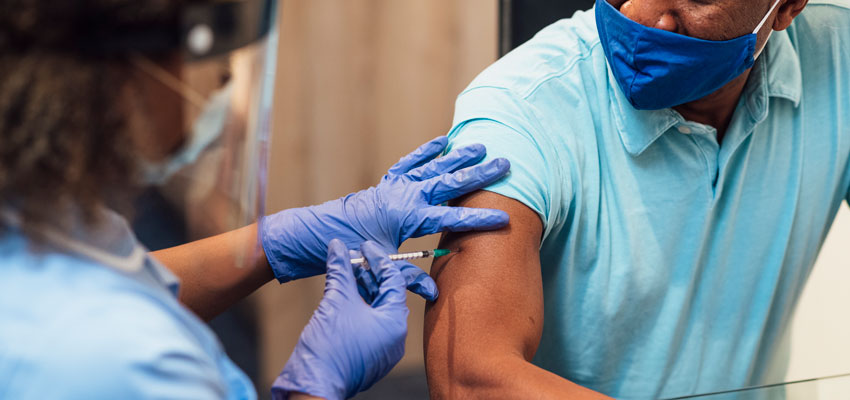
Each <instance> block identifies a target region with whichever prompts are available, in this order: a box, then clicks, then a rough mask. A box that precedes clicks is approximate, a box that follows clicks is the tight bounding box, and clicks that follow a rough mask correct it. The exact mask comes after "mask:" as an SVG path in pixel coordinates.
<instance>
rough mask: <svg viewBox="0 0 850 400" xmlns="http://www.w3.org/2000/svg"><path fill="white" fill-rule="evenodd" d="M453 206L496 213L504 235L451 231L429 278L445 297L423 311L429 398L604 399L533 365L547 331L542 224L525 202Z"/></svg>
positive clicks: (490, 197) (483, 200)
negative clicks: (503, 216)
mask: <svg viewBox="0 0 850 400" xmlns="http://www.w3.org/2000/svg"><path fill="white" fill-rule="evenodd" d="M453 205H455V206H463V207H483V208H497V209H502V210H505V211H506V212H507V213H508V214H509V215H510V216H511V223H510V225H509V226H508V227H507V228H505V229H502V230H499V231H494V232H483V233H460V234H456V233H451V234H446V235H444V236H443V239H442V243H441V244H440V246H441V247H440V248H459V249H461V252H460V253H457V254H455V255H453V256H450V257H444V258H440V259H437V261H435V262H434V265H433V267H432V269H431V273H432V275H433V276H434V278H435V280H436V281H437V285H438V287H439V288H440V297H439V299H438V300H437V302H436V303H433V304H431V305H429V307H428V309H427V310H426V312H425V358H426V369H427V372H428V386H429V387H430V391H431V396H432V398H437V399H455V398H485V399H492V398H522V399H531V398H539V399H550V398H552V399H554V398H565V397H569V398H571V399H598V398H607V397H605V396H603V395H601V394H599V393H597V392H594V391H591V390H589V389H587V388H583V387H581V386H579V385H576V384H574V383H572V382H570V381H568V380H566V379H564V378H561V377H560V376H557V375H555V374H553V373H551V372H548V371H546V370H543V369H541V368H539V367H537V366H535V365H533V364H531V362H530V360H531V359H532V357H534V353H535V352H536V351H537V346H538V344H539V342H540V336H541V334H542V329H543V285H542V278H541V272H540V255H539V248H540V239H541V236H542V229H543V228H542V223H541V221H540V218H539V217H538V216H537V214H536V213H535V212H534V211H532V210H531V209H529V208H528V207H526V206H525V205H523V204H522V203H520V202H518V201H515V200H512V199H509V198H507V197H503V196H500V195H497V194H494V193H490V192H478V193H475V194H472V195H470V196H468V197H466V198H464V199H462V200H460V201H459V203H458V204H453Z"/></svg>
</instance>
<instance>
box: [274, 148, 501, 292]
mask: <svg viewBox="0 0 850 400" xmlns="http://www.w3.org/2000/svg"><path fill="white" fill-rule="evenodd" d="M447 142H448V139H447V138H446V137H440V138H437V139H434V140H432V141H431V142H429V143H426V144H425V145H423V146H421V147H420V148H419V149H417V150H416V151H414V152H413V153H411V154H409V155H407V156H406V157H404V158H402V159H401V160H400V161H399V162H398V163H397V164H396V165H394V166H393V167H392V168H390V170H389V172H388V173H387V175H385V176H384V177H383V179H381V182H380V183H379V184H378V186H376V187H372V188H369V189H366V190H363V191H361V192H358V193H353V194H350V195H348V196H346V197H343V198H341V199H339V200H333V201H330V202H327V203H325V204H322V205H319V206H312V207H305V208H297V209H291V210H285V211H282V212H280V213H278V214H275V215H271V216H268V217H266V218H264V219H263V220H262V221H261V222H260V235H261V238H262V243H263V249H264V250H265V253H266V257H267V258H268V260H269V264H270V265H271V267H272V269H273V270H274V274H275V277H276V278H277V279H278V280H279V281H280V282H281V283H283V282H288V281H291V280H295V279H300V278H306V277H310V276H314V275H319V274H323V273H325V263H324V260H325V256H326V255H327V243H328V242H329V241H330V240H331V239H333V238H339V239H341V240H342V241H343V243H345V245H346V246H348V248H350V249H356V248H357V247H358V246H359V245H360V243H362V242H364V241H367V240H371V241H374V242H377V243H378V244H379V245H380V246H381V247H382V248H383V250H384V251H386V252H388V253H394V252H396V251H397V250H398V247H399V245H401V243H402V242H404V241H405V240H407V239H409V238H411V237H420V236H425V235H429V234H432V233H438V232H442V231H446V230H448V231H469V230H489V229H498V228H501V227H503V226H505V225H507V223H508V215H507V214H506V213H504V212H503V211H500V210H486V209H472V208H455V207H441V206H439V204H441V203H444V202H446V201H448V200H451V199H454V198H456V197H459V196H462V195H464V194H467V193H470V192H473V191H475V190H478V189H481V188H483V187H486V186H488V185H490V184H491V183H493V182H495V181H497V180H498V179H500V178H501V177H503V176H504V175H505V174H507V172H508V170H509V169H510V163H509V162H508V160H506V159H496V160H493V161H490V162H488V163H486V164H483V165H476V164H478V163H479V162H481V160H482V159H483V158H484V156H485V155H486V150H485V148H484V146H482V145H472V146H469V147H465V148H462V149H458V150H456V151H453V152H451V153H449V154H448V155H446V156H445V157H441V158H438V159H436V160H434V158H435V157H437V156H438V155H439V154H440V153H442V152H443V150H444V149H445V147H446V144H447ZM402 275H403V277H404V278H405V282H406V283H407V284H408V289H410V290H411V291H413V292H414V293H417V294H419V295H421V296H422V297H424V298H426V299H427V300H434V299H436V297H437V286H436V284H434V281H433V280H431V278H430V277H429V276H428V275H427V274H426V273H425V272H423V271H422V270H421V269H419V268H417V267H415V266H413V265H412V264H405V265H404V268H403V269H402ZM370 290H371V291H374V290H375V288H371V289H370Z"/></svg>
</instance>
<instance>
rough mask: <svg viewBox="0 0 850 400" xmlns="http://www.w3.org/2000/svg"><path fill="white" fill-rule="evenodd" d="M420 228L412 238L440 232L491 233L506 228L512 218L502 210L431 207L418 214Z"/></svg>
mask: <svg viewBox="0 0 850 400" xmlns="http://www.w3.org/2000/svg"><path fill="white" fill-rule="evenodd" d="M416 217H417V218H418V219H419V226H418V227H417V228H416V230H415V231H414V232H413V235H411V237H420V236H425V235H431V234H434V233H439V232H445V231H450V232H466V231H489V230H493V229H499V228H504V227H505V226H506V225H507V224H508V222H510V217H509V216H508V213H506V212H504V211H502V210H494V209H489V208H469V207H442V206H431V207H428V208H425V209H422V210H420V211H418V212H417V214H416Z"/></svg>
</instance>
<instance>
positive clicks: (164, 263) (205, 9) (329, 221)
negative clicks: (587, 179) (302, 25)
mask: <svg viewBox="0 0 850 400" xmlns="http://www.w3.org/2000/svg"><path fill="white" fill-rule="evenodd" d="M274 9H275V2H274V0H216V1H177V0H78V1H61V2H56V1H49V0H0V230H2V231H1V232H0V235H1V236H0V398H2V399H29V398H39V399H42V398H73V399H117V398H120V399H137V398H138V399H141V398H180V399H208V398H234V399H235V398H243V399H244V398H255V397H256V392H255V390H254V388H253V387H252V385H251V383H250V381H248V380H247V378H246V377H245V375H244V374H243V373H242V372H241V371H239V370H238V369H237V368H236V366H235V365H234V364H233V363H232V362H231V361H230V360H229V359H228V358H227V356H226V355H225V354H224V352H223V350H222V348H221V346H220V344H219V342H218V340H217V339H216V338H215V336H214V335H213V333H212V332H211V331H210V329H208V327H207V326H206V325H204V324H203V322H202V318H203V319H209V318H212V317H214V316H215V315H217V314H218V313H220V312H221V311H223V310H225V309H227V308H228V307H229V306H230V305H232V304H233V303H234V302H236V301H238V300H239V299H241V298H243V297H245V296H246V295H248V294H250V293H251V292H253V291H254V290H255V289H257V288H258V287H260V286H261V285H263V284H265V283H266V282H268V281H270V280H272V279H274V278H277V279H278V280H279V281H280V282H288V281H291V280H296V279H300V278H305V277H309V276H314V275H318V274H322V273H326V272H327V283H326V287H325V296H324V298H323V300H322V301H321V303H320V306H319V309H318V311H316V313H315V314H314V315H313V318H312V319H311V320H310V322H309V324H308V326H307V327H306V329H305V330H304V332H303V334H302V336H301V338H300V340H299V342H298V345H297V347H296V349H295V351H294V353H293V355H292V357H291V358H290V360H289V361H288V362H287V364H286V366H285V368H284V370H283V373H282V374H281V375H280V377H279V379H277V381H276V382H275V384H274V387H273V388H272V394H273V396H274V397H275V398H287V397H288V398H304V397H320V398H329V399H338V398H345V397H350V396H353V395H354V394H356V393H358V392H359V391H362V390H365V389H367V388H368V387H369V386H370V385H372V384H373V383H374V382H375V381H377V380H378V379H380V378H381V377H383V376H385V375H386V374H387V373H388V372H389V370H390V369H391V368H392V367H393V366H394V365H395V363H396V362H398V360H399V359H400V358H401V356H402V354H403V352H404V338H405V335H406V332H407V326H406V317H407V313H408V310H407V308H406V306H405V290H404V289H405V287H406V288H407V289H410V290H411V291H413V292H415V293H417V294H419V295H421V296H422V297H424V298H426V299H429V300H433V299H435V298H436V297H437V295H438V292H437V288H436V286H435V284H434V282H433V281H432V280H431V278H430V277H428V275H427V274H425V273H424V272H423V271H421V270H419V269H418V268H416V267H414V266H413V265H411V264H405V263H398V264H397V263H393V262H391V261H390V260H389V258H388V257H387V253H388V252H395V251H397V249H398V246H399V245H400V244H401V243H402V242H403V241H405V240H406V239H408V238H410V237H416V236H422V235H426V234H431V233H435V232H440V231H445V230H452V231H465V230H478V229H495V228H498V227H501V226H504V225H505V224H506V223H507V215H506V214H505V213H503V212H501V211H495V210H485V209H464V208H450V207H441V206H439V205H440V204H441V203H444V202H446V201H448V200H450V199H453V198H456V197H458V196H461V195H463V194H465V193H469V192H471V191H474V190H476V189H478V188H481V187H483V186H486V185H488V184H490V183H493V182H495V181H496V180H498V179H500V178H501V177H502V176H504V175H505V174H506V173H507V171H508V169H509V164H508V163H507V162H506V161H505V160H503V159H500V160H495V161H492V162H489V163H486V164H481V165H479V164H478V163H479V162H480V161H481V160H482V159H483V158H484V156H485V154H484V148H483V147H482V146H480V145H476V146H470V147H467V148H464V149H461V150H457V151H454V152H452V153H450V154H448V155H446V156H445V157H441V158H437V156H438V155H440V154H441V153H442V152H443V150H444V148H445V146H446V139H445V138H438V139H435V140H433V141H431V142H429V143H427V144H425V145H423V146H422V147H420V148H419V149H418V150H416V151H415V152H413V153H411V154H410V155H408V156H406V157H404V158H402V159H401V160H400V161H399V162H398V163H397V164H396V165H395V166H393V167H392V168H391V169H390V170H389V172H388V173H387V174H386V175H385V176H384V177H383V179H382V180H381V182H380V183H379V184H378V185H377V186H375V187H372V188H370V189H367V190H364V191H361V192H358V193H354V194H350V195H348V196H346V197H344V198H341V199H338V200H334V201H330V202H328V203H325V204H322V205H319V206H314V207H307V208H301V209H293V210H286V211H283V212H281V213H278V214H275V215H271V216H268V217H265V218H260V216H262V215H263V214H262V212H263V207H262V204H263V198H264V191H263V190H264V184H265V180H266V177H265V159H266V158H265V153H264V150H265V149H266V147H267V141H266V134H267V132H268V127H269V123H270V121H269V115H270V110H269V105H270V99H271V88H272V87H273V75H272V71H273V70H274V62H275V47H276V41H275V40H276V34H275V32H276V31H275V25H274V19H273V16H274V15H275V12H274ZM184 132H188V133H187V134H184ZM150 184H156V185H160V187H161V190H162V192H163V194H164V195H165V197H166V198H168V199H169V201H170V202H171V203H172V204H174V205H175V207H176V208H177V209H178V210H179V211H180V212H179V213H178V214H179V215H182V216H184V217H185V226H186V227H187V231H188V232H190V233H192V234H195V235H197V236H210V235H212V236H210V237H208V238H207V239H203V240H200V241H197V242H194V243H188V244H185V245H183V246H180V247H177V248H174V249H169V250H164V251H161V252H157V253H155V254H152V255H151V254H148V253H147V251H146V250H145V249H144V248H143V247H142V246H141V245H140V244H139V243H138V241H137V240H136V239H135V238H134V236H133V235H132V233H131V232H130V230H129V229H128V227H127V225H126V223H125V222H124V216H126V215H131V214H132V207H129V204H131V202H132V199H133V195H134V194H135V193H138V189H140V188H142V187H144V186H145V185H150ZM113 210H114V211H113ZM257 220H259V222H258V223H252V222H255V221H257ZM236 228H238V229H236ZM216 233H221V234H218V235H214V234H216ZM360 253H362V255H363V256H364V257H365V258H366V260H367V261H368V267H366V266H362V265H361V266H356V267H355V266H352V265H351V262H350V258H351V257H354V256H358V255H359V254H360ZM178 294H179V302H178ZM279 306H280V312H282V313H285V312H286V311H287V305H286V304H280V305H279ZM199 316H200V317H201V318H199Z"/></svg>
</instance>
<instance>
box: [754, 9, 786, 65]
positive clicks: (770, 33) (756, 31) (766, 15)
mask: <svg viewBox="0 0 850 400" xmlns="http://www.w3.org/2000/svg"><path fill="white" fill-rule="evenodd" d="M781 1H782V0H776V1H775V2H774V3H773V6H772V7H770V10H768V11H767V14H765V15H764V18H762V20H761V22H759V24H758V26H757V27H756V29H755V30H754V31H753V34H754V35H758V33H759V32H760V31H761V28H763V27H764V24H766V23H767V19H768V18H770V16H771V15H773V11H774V10H776V7H777V6H779V3H780V2H781ZM771 35H773V29H771V30H770V32H769V33H768V34H767V40H765V41H764V45H763V46H762V47H761V49H759V50H758V51H757V52H756V54H754V55H753V59H754V60H757V59H758V58H759V56H760V55H761V53H762V52H763V51H764V49H765V48H766V47H767V41H768V40H770V36H771Z"/></svg>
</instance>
